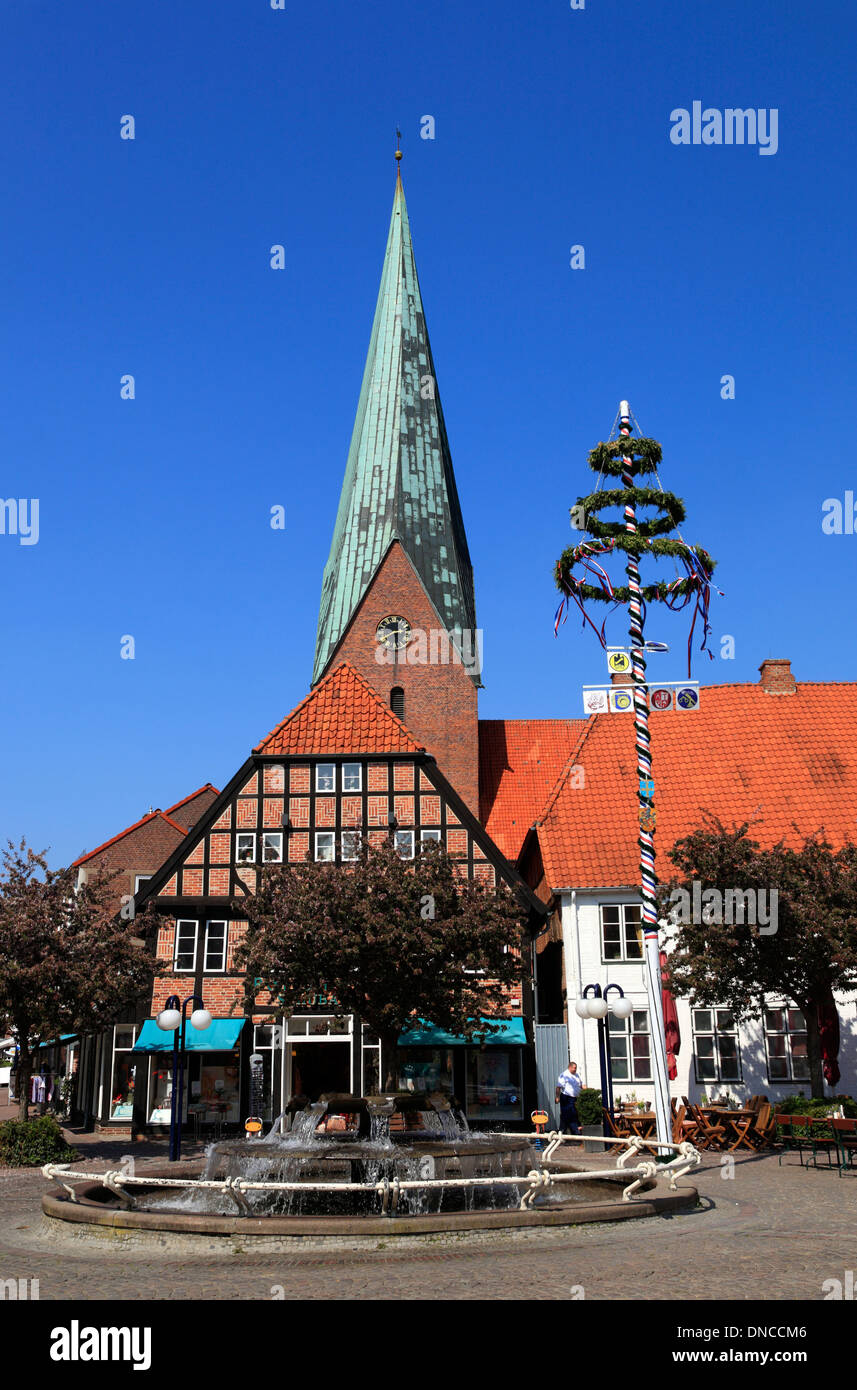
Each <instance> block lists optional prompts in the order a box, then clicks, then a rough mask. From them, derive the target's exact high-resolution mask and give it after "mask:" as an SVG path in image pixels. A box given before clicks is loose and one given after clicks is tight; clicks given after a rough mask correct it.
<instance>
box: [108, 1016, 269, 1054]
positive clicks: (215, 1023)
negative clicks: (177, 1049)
mask: <svg viewBox="0 0 857 1390" xmlns="http://www.w3.org/2000/svg"><path fill="white" fill-rule="evenodd" d="M245 1022H246V1019H243V1018H213V1019H212V1020H211V1023H210V1024H209V1025H208V1027H207V1028H194V1027H192V1026H191V1022H190V1019H188V1021H187V1026H186V1027H185V1030H184V1046H185V1052H231V1051H232V1050H233V1048H234V1047H235V1045H236V1043H237V1042H238V1038H239V1036H240V1033H241V1029H242V1028H243V1027H244V1024H245ZM172 1050H173V1034H172V1033H166V1032H165V1031H164V1029H163V1028H159V1027H158V1024H157V1020H156V1019H154V1018H147V1019H146V1022H145V1023H144V1024H143V1027H142V1028H141V1029H140V1036H139V1037H138V1039H137V1041H136V1042H135V1044H134V1051H135V1052H172Z"/></svg>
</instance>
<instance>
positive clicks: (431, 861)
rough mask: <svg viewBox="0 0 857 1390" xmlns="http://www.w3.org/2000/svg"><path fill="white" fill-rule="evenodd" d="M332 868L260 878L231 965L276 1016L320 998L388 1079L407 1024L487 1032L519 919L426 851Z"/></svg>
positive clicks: (516, 969) (494, 895) (367, 850)
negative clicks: (368, 1047)
mask: <svg viewBox="0 0 857 1390" xmlns="http://www.w3.org/2000/svg"><path fill="white" fill-rule="evenodd" d="M358 853H359V857H358V858H357V859H356V860H355V861H353V862H346V863H344V864H320V863H312V862H309V863H303V864H290V865H287V866H286V865H284V866H280V865H277V866H276V867H269V868H266V869H264V870H262V872H261V873H260V882H259V885H258V887H257V891H256V893H255V895H254V896H252V897H247V898H245V899H242V900H241V901H240V902H239V903H236V904H235V911H236V913H238V912H240V914H241V916H243V917H246V918H247V922H248V928H247V934H246V937H245V939H244V942H243V944H242V947H241V949H240V952H239V955H238V962H237V963H238V965H239V967H240V968H241V969H243V970H246V971H247V972H248V974H249V975H250V976H251V977H253V978H254V979H255V980H256V982H257V988H259V987H262V988H264V989H266V990H269V991H270V992H271V994H272V996H273V997H274V998H275V999H277V1000H279V1001H280V1002H281V1003H282V1005H283V1007H284V1008H286V1009H289V1008H291V1009H299V1008H301V1007H306V1006H307V1004H309V1003H311V1002H312V1001H314V1000H316V999H318V998H322V999H326V1000H329V1001H330V1005H329V1006H330V1008H331V1009H332V1011H333V1012H335V1013H337V1014H338V1015H340V1016H341V1015H343V1014H351V1013H353V1014H356V1015H357V1016H358V1018H360V1019H361V1020H362V1021H363V1022H364V1023H365V1024H367V1025H368V1026H369V1027H370V1028H371V1029H373V1031H374V1032H376V1033H377V1034H378V1036H379V1037H380V1039H381V1044H382V1051H383V1056H384V1058H385V1060H386V1063H387V1068H388V1074H387V1079H386V1083H385V1085H386V1088H387V1089H389V1087H390V1086H391V1085H392V1084H393V1083H392V1074H391V1072H390V1071H389V1068H390V1067H391V1064H392V1059H393V1055H394V1049H395V1047H396V1044H397V1041H398V1037H399V1034H400V1033H401V1032H402V1031H403V1029H406V1028H408V1027H409V1026H411V1027H413V1026H415V1025H416V1024H417V1021H418V1020H421V1021H424V1022H429V1023H431V1024H433V1025H434V1026H435V1027H437V1028H442V1029H444V1030H446V1031H448V1032H451V1033H457V1034H460V1035H463V1036H464V1037H468V1038H469V1037H473V1036H474V1035H475V1034H477V1033H478V1034H480V1035H482V1036H484V1035H485V1034H486V1033H488V1032H490V1031H494V1030H493V1029H490V1028H488V1027H486V1025H485V1024H484V1022H483V1021H482V1020H483V1019H484V1018H485V1017H486V1016H487V1017H491V1016H492V1015H496V1014H498V1013H499V1012H500V1008H501V1005H502V1003H503V1001H504V999H505V997H506V993H507V990H508V987H509V986H511V985H519V984H520V980H521V954H520V946H521V942H522V933H523V924H524V919H525V916H526V913H525V911H524V909H523V908H522V907H521V904H520V903H519V902H518V901H517V899H516V898H515V897H514V895H513V894H512V893H511V892H510V891H509V889H507V888H506V886H505V885H502V886H501V887H499V888H494V887H493V886H490V887H489V886H487V885H485V884H482V883H478V882H473V881H470V880H462V879H458V878H456V876H455V868H454V864H453V861H452V860H450V859H449V858H448V856H447V854H446V851H445V850H444V849H442V848H441V847H440V846H439V845H436V844H430V845H427V846H425V847H424V848H423V852H422V853H421V854H419V855H418V857H417V858H416V859H415V860H406V859H402V858H401V857H400V855H399V854H398V853H397V852H396V850H395V849H394V848H393V846H392V845H391V844H389V843H388V842H385V843H384V844H382V845H378V846H371V847H370V846H368V845H366V844H365V843H364V844H362V845H361V847H360V849H359V851H358Z"/></svg>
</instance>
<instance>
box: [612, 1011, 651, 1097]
mask: <svg viewBox="0 0 857 1390" xmlns="http://www.w3.org/2000/svg"><path fill="white" fill-rule="evenodd" d="M607 1028H608V1033H609V1038H610V1065H611V1067H612V1070H613V1080H614V1081H651V1079H652V1053H651V1046H650V1038H649V1015H648V1012H647V1011H646V1010H645V1009H635V1010H634V1012H633V1013H632V1014H631V1017H630V1018H614V1016H613V1015H612V1014H608V1016H607Z"/></svg>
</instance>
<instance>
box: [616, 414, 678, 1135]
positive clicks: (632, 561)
mask: <svg viewBox="0 0 857 1390" xmlns="http://www.w3.org/2000/svg"><path fill="white" fill-rule="evenodd" d="M619 414H620V417H621V418H620V433H621V434H623V435H625V436H626V437H627V436H629V435H630V433H631V411H630V407H629V406H628V402H627V401H622V402H621V404H620V406H619ZM622 462H623V463H624V464H625V465H626V469H625V471H624V472H623V473H622V483H623V486H624V487H625V488H628V489H629V490H630V489H631V488H633V486H634V473H633V467H632V461H631V458H630V457H628V458H623V460H622ZM624 510H625V530H626V531H627V532H628V533H629V535H636V532H637V516H636V511H635V508H634V504H633V501H632V500H630V499H629V501H627V502H626V503H625V509H624ZM625 573H626V574H627V576H628V589H629V592H630V598H629V602H628V616H629V620H630V629H629V631H630V638H631V669H632V674H633V678H634V741H635V745H636V752H637V778H638V783H637V786H638V798H639V803H640V828H639V832H638V844H639V847H640V879H641V887H640V896H641V899H642V916H643V943H644V952H645V957H644V959H645V974H646V990H647V993H648V1002H649V1027H650V1035H651V1046H652V1063H653V1069H654V1078H653V1079H654V1091H655V1116H656V1121H657V1137H658V1142H659V1143H661V1144H669V1143H670V1142H671V1141H672V1120H671V1115H670V1090H669V1078H668V1075H667V1049H666V1039H665V1036H664V1010H663V995H662V984H661V964H660V955H659V943H658V914H657V899H656V895H655V884H656V879H655V846H654V823H653V819H652V816H651V813H652V811H653V810H654V792H653V789H652V786H651V777H652V755H651V744H650V738H649V688H648V685H647V684H646V658H645V654H644V641H643V607H642V595H641V591H640V569H639V565H638V563H637V556H636V555H635V554H634V552H633V551H631V552H630V553H629V554H628V564H627V566H626V567H625ZM644 783H646V784H647V785H646V790H645V792H644V790H643V784H644ZM644 812H648V813H649V814H648V816H647V817H646V818H644Z"/></svg>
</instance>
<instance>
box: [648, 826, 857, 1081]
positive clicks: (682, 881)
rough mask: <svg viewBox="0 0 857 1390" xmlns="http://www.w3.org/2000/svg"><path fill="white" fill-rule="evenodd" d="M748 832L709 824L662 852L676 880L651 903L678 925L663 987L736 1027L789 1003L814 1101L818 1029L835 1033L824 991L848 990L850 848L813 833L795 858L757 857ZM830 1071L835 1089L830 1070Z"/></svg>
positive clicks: (855, 970) (854, 859)
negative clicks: (692, 906) (724, 1013)
mask: <svg viewBox="0 0 857 1390" xmlns="http://www.w3.org/2000/svg"><path fill="white" fill-rule="evenodd" d="M749 828H750V827H749V823H745V824H743V825H741V826H737V827H733V829H731V830H726V829H724V827H723V826H722V825H721V824H720V822H719V821H718V820H716V819H715V818H714V817H713V816H708V817H706V821H705V824H704V825H703V826H701V827H699V828H697V829H696V830H694V831H693V833H692V834H690V835H688V836H686V837H685V838H684V839H681V840H678V841H677V842H676V844H675V845H674V846H673V848H672V849H671V850H670V858H671V859H672V861H673V863H674V864H675V865H676V866H677V868H678V869H679V874H678V876H677V877H674V878H673V879H672V880H671V882H670V883H669V884H666V885H664V886H662V887H661V889H660V899H661V908H662V910H663V912H664V913H665V914H667V915H669V913H670V912H672V914H673V916H674V918H676V919H677V934H676V936H675V943H674V947H675V948H674V950H673V952H672V954H671V955H670V958H669V975H670V983H671V987H672V988H673V989H674V990H675V992H676V993H679V994H686V995H689V996H690V999H691V1002H692V1003H694V1004H703V1005H716V1004H722V1005H725V1006H727V1007H729V1008H730V1009H731V1010H732V1011H733V1013H734V1014H735V1016H736V1018H746V1017H748V1016H750V1015H758V1012H759V1008H760V1005H761V1003H762V1000H763V998H764V996H765V995H768V994H772V995H781V996H782V997H783V998H785V999H787V1000H789V1001H790V1002H791V1003H792V1004H793V1005H794V1006H795V1007H796V1008H798V1009H800V1010H801V1012H802V1013H803V1015H804V1018H805V1019H806V1030H807V1052H808V1056H809V1071H810V1082H811V1086H812V1094H813V1095H814V1096H823V1095H824V1064H823V1058H822V1046H821V1041H822V1039H821V1030H822V1029H823V1028H825V1027H831V1028H833V1027H835V1006H834V1005H833V998H832V991H833V990H834V989H838V990H851V989H854V987H855V984H857V847H855V846H854V845H851V844H849V845H846V846H844V847H843V848H842V849H839V850H834V849H833V848H832V846H831V845H829V844H828V843H827V841H826V840H825V839H824V838H823V836H822V835H821V834H819V835H813V836H808V837H807V838H806V839H805V840H804V843H803V845H802V847H801V848H800V849H789V848H786V846H785V845H784V844H783V843H782V842H780V843H779V844H776V845H774V847H773V848H772V849H761V848H760V847H759V845H758V843H757V842H756V841H755V840H751V839H750V838H749V837H748V831H749ZM694 885H696V893H695V895H694ZM676 890H683V892H684V893H685V894H687V895H689V899H690V901H691V902H692V901H693V900H694V896H695V901H696V910H695V911H691V912H690V913H689V912H688V911H686V910H684V911H682V909H683V908H684V907H685V906H686V904H687V902H688V897H685V898H682V897H681V896H680V894H679V893H678V892H677V891H676ZM710 890H715V891H714V892H711V891H710ZM760 893H764V894H767V897H766V898H764V899H762V900H761V906H762V908H763V910H762V911H761V912H760V911H759V910H758V909H759V905H760V901H759V897H758V895H759V894H760ZM700 907H701V911H700ZM754 909H755V911H754ZM751 917H752V918H753V920H750V919H751ZM760 917H761V918H762V919H763V925H761V926H760V924H759V918H760ZM688 918H690V920H687V919H688ZM754 923H755V924H754ZM829 1072H830V1075H829V1079H830V1082H831V1084H832V1085H835V1083H836V1080H838V1068H837V1069H836V1070H835V1071H834V1070H833V1069H830V1068H829Z"/></svg>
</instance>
